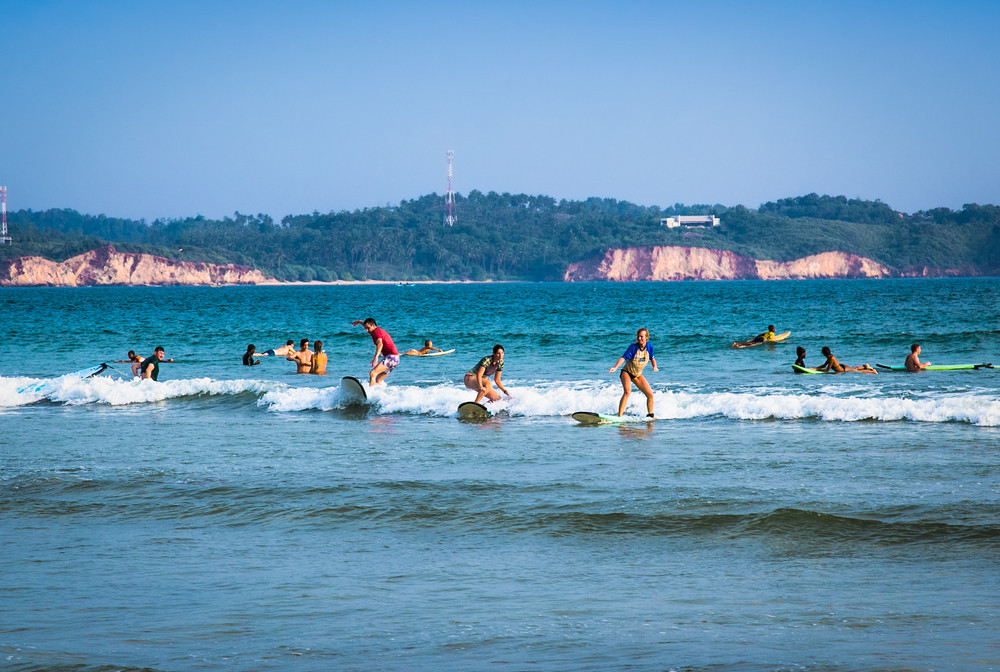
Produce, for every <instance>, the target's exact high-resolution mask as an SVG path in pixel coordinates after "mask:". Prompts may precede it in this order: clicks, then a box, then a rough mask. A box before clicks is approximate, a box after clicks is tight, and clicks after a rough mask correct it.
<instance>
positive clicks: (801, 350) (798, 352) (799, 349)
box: [795, 345, 806, 355]
mask: <svg viewBox="0 0 1000 672" xmlns="http://www.w3.org/2000/svg"><path fill="white" fill-rule="evenodd" d="M795 354H796V355H804V354H806V349H805V348H803V347H802V346H801V345H800V346H799V347H797V348H795Z"/></svg>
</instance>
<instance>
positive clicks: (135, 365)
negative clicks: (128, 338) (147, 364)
mask: <svg viewBox="0 0 1000 672" xmlns="http://www.w3.org/2000/svg"><path fill="white" fill-rule="evenodd" d="M125 356H126V357H128V359H116V360H115V364H131V365H132V366H131V369H132V376H133V377H134V378H138V377H139V367H140V366H142V357H140V356H139V355H137V354H135V350H129V351H128V354H127V355H125Z"/></svg>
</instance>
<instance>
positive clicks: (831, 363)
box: [816, 346, 878, 374]
mask: <svg viewBox="0 0 1000 672" xmlns="http://www.w3.org/2000/svg"><path fill="white" fill-rule="evenodd" d="M821 352H822V353H823V356H824V357H826V361H825V362H823V365H822V366H817V367H816V370H817V371H826V372H827V373H847V372H848V371H857V372H858V373H875V374H877V373H878V371H876V370H875V369H873V368H872V367H871V366H869V365H868V364H865V365H864V366H847V365H846V364H841V363H840V362H838V361H837V358H836V357H834V356H833V353H832V352H830V348H828V347H826V346H823V350H822V351H821Z"/></svg>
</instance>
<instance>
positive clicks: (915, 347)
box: [910, 343, 920, 352]
mask: <svg viewBox="0 0 1000 672" xmlns="http://www.w3.org/2000/svg"><path fill="white" fill-rule="evenodd" d="M919 347H920V344H919V343H914V344H913V345H911V346H910V352H916V351H917V348H919Z"/></svg>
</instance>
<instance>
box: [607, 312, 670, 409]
mask: <svg viewBox="0 0 1000 672" xmlns="http://www.w3.org/2000/svg"><path fill="white" fill-rule="evenodd" d="M622 364H624V365H625V366H623V367H622V372H621V375H620V378H621V381H622V387H623V388H624V392H622V398H621V400H620V401H619V402H618V417H619V418H620V417H622V415H624V414H625V405H626V404H627V403H628V395H629V394H630V393H631V392H632V383H635V386H636V387H638V388H639V391H640V392H642V393H643V394H645V395H646V417H647V418H652V417H653V389H652V388H651V387H650V386H649V382H648V381H647V380H646V377H645V376H643V375H642V370H643V369H644V368H646V364H652V365H653V371H659V369H658V368H656V357H654V356H653V344H652V343H650V342H649V330H648V329H646V328H645V327H643V328H642V329H640V330H639V331H637V332H636V333H635V343H633V344H632V345H630V346H628V350H626V351H625V353H624V354H623V355H622V356H621V357H619V358H618V361H617V362H615V365H614V366H612V367H611V368H610V369H608V373H614V372H615V370H616V369H617V368H618V367H619V366H622Z"/></svg>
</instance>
